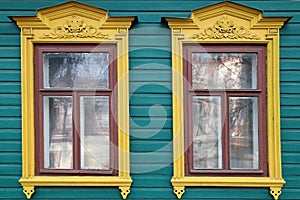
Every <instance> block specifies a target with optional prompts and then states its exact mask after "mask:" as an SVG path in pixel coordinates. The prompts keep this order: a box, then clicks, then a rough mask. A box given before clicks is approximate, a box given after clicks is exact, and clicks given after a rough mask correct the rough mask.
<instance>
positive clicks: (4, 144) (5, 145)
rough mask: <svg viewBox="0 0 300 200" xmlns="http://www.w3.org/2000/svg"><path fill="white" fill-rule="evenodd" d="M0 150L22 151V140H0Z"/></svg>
mask: <svg viewBox="0 0 300 200" xmlns="http://www.w3.org/2000/svg"><path fill="white" fill-rule="evenodd" d="M0 152H21V141H0Z"/></svg>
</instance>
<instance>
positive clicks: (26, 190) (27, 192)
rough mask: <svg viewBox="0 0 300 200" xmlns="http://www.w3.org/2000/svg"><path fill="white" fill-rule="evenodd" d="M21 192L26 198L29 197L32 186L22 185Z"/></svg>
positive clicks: (32, 189)
mask: <svg viewBox="0 0 300 200" xmlns="http://www.w3.org/2000/svg"><path fill="white" fill-rule="evenodd" d="M23 193H24V194H25V195H26V197H27V199H30V198H31V196H32V194H33V193H34V186H23Z"/></svg>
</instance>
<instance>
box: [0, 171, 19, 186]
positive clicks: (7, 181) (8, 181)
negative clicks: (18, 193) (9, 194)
mask: <svg viewBox="0 0 300 200" xmlns="http://www.w3.org/2000/svg"><path fill="white" fill-rule="evenodd" d="M19 179H20V176H3V175H2V174H1V175H0V188H10V187H12V188H13V187H19V186H20V184H19V182H18V180H19Z"/></svg>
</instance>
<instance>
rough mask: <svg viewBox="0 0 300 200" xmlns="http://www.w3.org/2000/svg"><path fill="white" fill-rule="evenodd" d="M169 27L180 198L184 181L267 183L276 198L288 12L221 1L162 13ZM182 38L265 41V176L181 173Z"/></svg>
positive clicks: (190, 40) (187, 183)
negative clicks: (185, 15) (187, 13)
mask: <svg viewBox="0 0 300 200" xmlns="http://www.w3.org/2000/svg"><path fill="white" fill-rule="evenodd" d="M165 20H166V22H167V23H168V25H169V27H170V28H171V29H172V83H173V84H172V91H173V95H172V100H173V161H174V174H173V178H172V180H171V182H172V185H173V187H174V193H175V194H176V195H177V197H178V198H179V199H180V198H181V197H182V195H183V194H184V192H185V187H188V186H217V187H269V188H270V194H271V195H272V196H273V198H274V199H278V197H279V195H280V194H281V188H282V186H283V184H284V183H285V181H284V180H283V178H282V172H281V148H280V91H279V29H280V28H281V27H282V26H283V25H284V23H285V22H287V21H288V20H289V18H284V17H281V18H279V17H268V18H265V17H263V16H262V12H261V11H259V10H256V9H252V8H249V7H246V6H243V5H240V4H236V3H232V2H223V3H219V4H215V5H212V6H209V7H205V8H202V9H198V10H194V11H192V14H191V17H190V18H189V19H178V18H165ZM185 44H189V45H190V44H198V45H201V44H208V45H210V44H214V45H224V44H231V45H232V44H239V45H254V44H260V45H265V46H266V52H267V53H266V54H267V55H266V76H267V83H266V85H267V94H268V96H267V127H268V130H267V137H268V139H267V143H268V147H267V148H268V149H267V151H268V156H267V157H268V176H267V177H250V176H249V177H248V176H234V177H233V176H209V177H208V176H187V175H186V174H185V164H186V163H185V145H184V142H185V141H184V140H185V135H184V130H185V127H184V112H185V111H184V102H183V100H184V91H183V87H184V76H183V60H184V58H183V46H184V45H185Z"/></svg>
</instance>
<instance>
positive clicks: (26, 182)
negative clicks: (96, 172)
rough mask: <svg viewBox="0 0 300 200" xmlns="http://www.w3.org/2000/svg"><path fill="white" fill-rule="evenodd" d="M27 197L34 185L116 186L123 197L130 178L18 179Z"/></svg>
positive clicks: (127, 189)
mask: <svg viewBox="0 0 300 200" xmlns="http://www.w3.org/2000/svg"><path fill="white" fill-rule="evenodd" d="M19 182H20V183H21V185H22V186H23V188H24V189H23V192H24V193H25V194H26V197H27V198H28V199H30V198H31V195H32V194H33V193H34V187H35V186H118V187H119V189H120V190H121V195H122V197H123V199H126V197H127V195H128V194H129V193H130V186H131V183H132V179H131V178H130V177H128V178H122V177H120V176H101V177H99V176H33V177H30V178H21V179H20V180H19Z"/></svg>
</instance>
